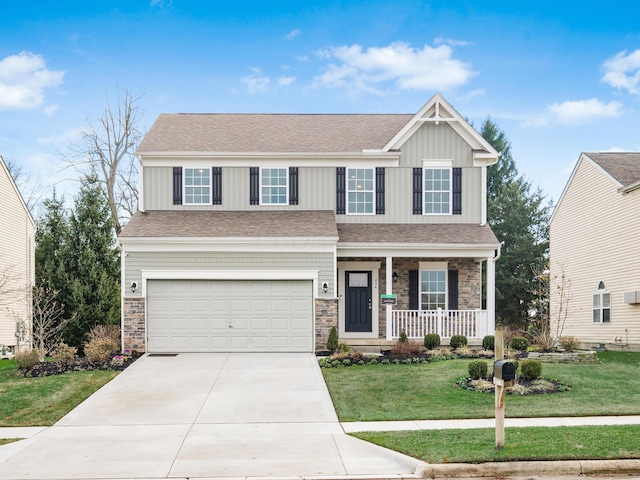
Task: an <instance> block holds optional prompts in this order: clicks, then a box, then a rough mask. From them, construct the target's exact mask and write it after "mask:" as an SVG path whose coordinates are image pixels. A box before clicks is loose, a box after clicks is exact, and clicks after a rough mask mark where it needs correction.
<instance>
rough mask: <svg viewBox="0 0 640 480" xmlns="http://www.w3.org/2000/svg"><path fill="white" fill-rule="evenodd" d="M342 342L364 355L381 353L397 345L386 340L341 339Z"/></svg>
mask: <svg viewBox="0 0 640 480" xmlns="http://www.w3.org/2000/svg"><path fill="white" fill-rule="evenodd" d="M340 342H341V343H346V344H347V345H349V346H350V347H351V349H352V350H357V351H358V352H362V353H381V352H382V350H389V349H390V348H391V347H392V346H393V344H394V343H396V342H395V341H387V340H385V339H384V338H341V339H340Z"/></svg>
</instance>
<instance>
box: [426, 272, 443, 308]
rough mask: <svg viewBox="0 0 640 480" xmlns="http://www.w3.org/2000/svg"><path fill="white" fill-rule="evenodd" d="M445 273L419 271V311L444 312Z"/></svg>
mask: <svg viewBox="0 0 640 480" xmlns="http://www.w3.org/2000/svg"><path fill="white" fill-rule="evenodd" d="M446 299H447V271H446V270H421V271H420V310H437V309H438V308H441V309H442V310H445V309H446V307H447V304H446Z"/></svg>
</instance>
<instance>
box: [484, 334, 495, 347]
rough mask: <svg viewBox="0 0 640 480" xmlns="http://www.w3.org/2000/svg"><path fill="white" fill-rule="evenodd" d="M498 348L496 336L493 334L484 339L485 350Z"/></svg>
mask: <svg viewBox="0 0 640 480" xmlns="http://www.w3.org/2000/svg"><path fill="white" fill-rule="evenodd" d="M495 348H496V337H494V336H493V335H486V336H485V337H484V338H483V339H482V349H483V350H495Z"/></svg>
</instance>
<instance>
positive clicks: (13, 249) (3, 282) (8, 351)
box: [0, 157, 36, 358]
mask: <svg viewBox="0 0 640 480" xmlns="http://www.w3.org/2000/svg"><path fill="white" fill-rule="evenodd" d="M35 231H36V225H35V222H34V221H33V218H32V217H31V214H30V213H29V210H28V208H27V205H26V204H25V203H24V201H23V199H22V196H21V195H20V192H19V191H18V188H17V187H16V184H15V182H14V181H13V178H12V177H11V175H10V174H9V170H8V169H7V166H6V164H5V163H4V160H3V158H2V157H0V358H4V357H6V356H11V355H13V354H15V353H16V351H19V349H20V348H25V347H28V346H29V342H30V336H29V335H28V334H27V332H28V331H29V330H30V329H31V327H30V325H31V294H30V292H31V287H32V286H33V283H34V280H35V266H34V264H35V261H34V259H35V239H34V236H35ZM20 320H21V321H22V323H23V325H20V323H21V322H20ZM19 325H20V326H19ZM24 325H26V326H27V328H24V327H23V326H24ZM25 330H27V331H25Z"/></svg>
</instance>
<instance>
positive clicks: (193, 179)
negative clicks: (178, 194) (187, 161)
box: [184, 168, 211, 205]
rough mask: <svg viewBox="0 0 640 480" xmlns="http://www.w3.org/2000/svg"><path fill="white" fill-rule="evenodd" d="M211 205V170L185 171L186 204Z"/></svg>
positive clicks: (195, 169)
mask: <svg viewBox="0 0 640 480" xmlns="http://www.w3.org/2000/svg"><path fill="white" fill-rule="evenodd" d="M209 203H211V170H210V169H208V168H185V169H184V204H185V205H207V204H209Z"/></svg>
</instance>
